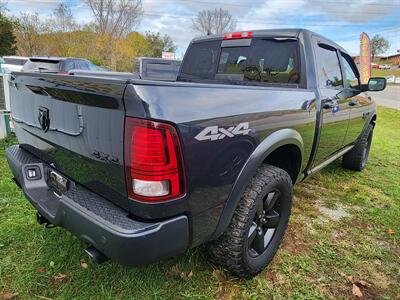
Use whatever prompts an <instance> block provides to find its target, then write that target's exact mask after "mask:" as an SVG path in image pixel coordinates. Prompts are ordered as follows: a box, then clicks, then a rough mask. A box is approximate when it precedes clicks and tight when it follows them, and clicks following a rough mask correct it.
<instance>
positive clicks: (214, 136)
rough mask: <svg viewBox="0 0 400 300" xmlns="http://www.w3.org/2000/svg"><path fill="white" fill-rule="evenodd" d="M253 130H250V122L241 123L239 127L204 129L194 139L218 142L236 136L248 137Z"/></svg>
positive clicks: (210, 127)
mask: <svg viewBox="0 0 400 300" xmlns="http://www.w3.org/2000/svg"><path fill="white" fill-rule="evenodd" d="M250 130H251V129H249V122H244V123H240V124H239V125H237V126H231V127H229V128H227V129H226V128H223V127H218V126H209V127H206V128H204V129H203V130H202V131H201V132H200V133H199V134H198V135H196V136H195V137H194V138H195V139H196V140H198V141H207V140H210V141H216V140H222V139H223V138H225V137H228V138H231V137H234V136H236V135H247V134H249V132H250Z"/></svg>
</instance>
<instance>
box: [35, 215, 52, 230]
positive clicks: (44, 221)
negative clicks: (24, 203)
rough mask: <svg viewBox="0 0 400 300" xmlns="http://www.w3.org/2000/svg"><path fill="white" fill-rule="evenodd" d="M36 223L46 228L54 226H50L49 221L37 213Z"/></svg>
mask: <svg viewBox="0 0 400 300" xmlns="http://www.w3.org/2000/svg"><path fill="white" fill-rule="evenodd" d="M36 221H37V222H38V223H39V224H40V225H44V227H46V228H54V227H56V225H54V224H52V223H51V222H50V221H49V220H47V219H46V218H45V217H43V216H42V215H41V214H40V213H39V212H37V213H36Z"/></svg>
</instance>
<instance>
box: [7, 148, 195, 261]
mask: <svg viewBox="0 0 400 300" xmlns="http://www.w3.org/2000/svg"><path fill="white" fill-rule="evenodd" d="M6 157H7V160H8V163H9V166H10V168H11V171H12V173H13V175H14V177H15V179H16V181H17V182H18V183H19V184H20V186H21V188H22V190H23V192H24V194H25V195H26V197H27V198H28V200H29V202H31V203H32V205H33V206H34V207H35V208H36V210H37V211H38V212H39V213H40V214H41V215H43V216H44V217H45V218H46V219H47V220H48V221H49V222H51V223H52V224H54V225H58V226H61V227H64V228H66V229H67V230H69V231H70V232H72V233H73V234H75V235H76V236H77V237H79V238H80V239H81V240H83V241H85V242H87V243H89V244H90V245H93V246H94V247H95V248H97V249H98V250H99V251H100V252H102V253H103V254H104V255H105V256H107V257H109V258H110V259H112V260H115V261H117V262H119V263H121V264H123V265H139V264H146V263H150V262H154V261H156V260H159V259H161V258H164V257H170V256H173V255H176V254H179V253H182V252H184V251H185V250H186V249H187V247H188V245H189V224H188V219H187V217H186V216H184V215H182V216H178V217H174V218H171V219H168V220H164V221H160V222H153V223H149V222H142V221H137V220H133V219H131V218H129V217H128V213H127V212H126V211H125V210H123V209H121V208H119V207H117V206H115V205H114V204H112V203H111V202H109V201H107V200H106V199H104V198H102V197H100V196H99V195H97V194H95V193H93V192H91V191H89V190H87V189H86V188H84V187H82V186H80V185H79V184H77V183H74V182H72V181H70V186H69V189H68V191H67V192H65V193H64V194H63V195H62V196H61V197H58V196H56V194H54V192H53V191H51V190H50V189H49V186H48V184H47V174H48V170H49V169H50V168H51V167H50V166H48V165H46V164H45V163H43V162H42V161H41V160H39V159H38V158H36V157H35V156H33V155H32V154H30V153H29V152H27V151H25V150H24V149H22V148H20V147H19V146H18V145H15V146H11V147H9V148H8V149H7V151H6ZM32 167H34V168H36V169H37V170H39V171H40V178H37V179H35V180H29V179H28V177H27V175H26V173H27V168H32Z"/></svg>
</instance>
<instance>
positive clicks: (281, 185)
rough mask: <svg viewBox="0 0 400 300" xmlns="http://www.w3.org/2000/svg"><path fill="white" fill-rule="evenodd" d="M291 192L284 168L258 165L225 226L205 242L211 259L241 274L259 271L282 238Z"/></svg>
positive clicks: (290, 184)
mask: <svg viewBox="0 0 400 300" xmlns="http://www.w3.org/2000/svg"><path fill="white" fill-rule="evenodd" d="M292 194H293V184H292V180H291V178H290V176H289V174H288V173H287V172H285V171H284V170H282V169H280V168H277V167H275V166H271V165H263V166H261V167H260V168H259V169H258V170H257V173H256V175H255V176H254V177H253V178H252V179H251V181H250V183H249V185H248V186H247V188H246V189H245V191H244V193H243V195H242V198H241V199H240V201H239V203H238V206H237V208H236V210H235V212H234V215H233V217H232V220H231V222H230V224H229V226H228V228H227V229H226V231H225V232H224V233H223V234H222V236H220V237H219V238H218V239H217V240H216V241H213V242H211V243H210V244H209V247H208V250H209V254H210V256H211V259H212V260H213V261H214V262H216V263H218V264H220V265H223V266H225V267H226V268H227V269H228V270H230V271H231V272H232V273H233V274H234V275H236V276H238V277H241V278H251V277H254V276H255V275H257V274H258V273H260V272H261V271H262V270H263V269H264V268H265V267H266V266H267V265H268V264H269V263H270V261H271V260H272V258H273V257H274V255H275V253H276V251H277V250H278V248H279V245H280V243H281V241H282V239H283V236H284V233H285V230H286V228H287V225H288V221H289V216H290V211H291V206H292Z"/></svg>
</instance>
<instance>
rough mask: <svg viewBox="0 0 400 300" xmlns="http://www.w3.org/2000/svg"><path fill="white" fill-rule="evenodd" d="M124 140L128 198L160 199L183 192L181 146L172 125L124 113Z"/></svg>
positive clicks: (176, 195) (146, 200)
mask: <svg viewBox="0 0 400 300" xmlns="http://www.w3.org/2000/svg"><path fill="white" fill-rule="evenodd" d="M124 143H125V177H126V186H127V190H128V196H129V198H131V199H132V200H139V201H144V202H161V201H167V200H172V199H176V198H179V197H181V196H182V195H184V194H185V192H186V191H185V188H186V187H185V174H184V166H183V158H182V149H181V144H180V141H179V136H178V133H177V132H176V129H175V128H174V127H173V126H171V125H169V124H166V123H160V122H153V121H148V120H142V119H136V118H129V117H127V118H126V119H125V140H124Z"/></svg>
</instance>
